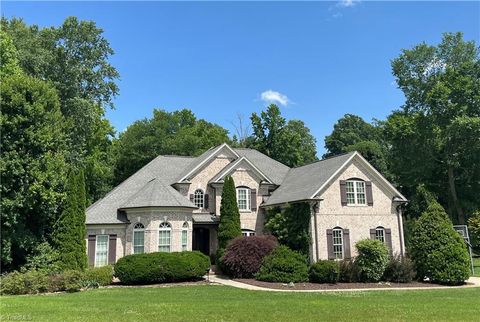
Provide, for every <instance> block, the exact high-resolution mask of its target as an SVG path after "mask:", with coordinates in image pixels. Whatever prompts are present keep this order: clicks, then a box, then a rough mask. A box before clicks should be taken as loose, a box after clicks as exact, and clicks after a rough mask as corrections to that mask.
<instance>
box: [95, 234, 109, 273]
mask: <svg viewBox="0 0 480 322" xmlns="http://www.w3.org/2000/svg"><path fill="white" fill-rule="evenodd" d="M107 264H108V235H97V240H96V245H95V267H101V266H105V265H107Z"/></svg>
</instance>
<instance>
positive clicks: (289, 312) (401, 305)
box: [0, 285, 480, 321]
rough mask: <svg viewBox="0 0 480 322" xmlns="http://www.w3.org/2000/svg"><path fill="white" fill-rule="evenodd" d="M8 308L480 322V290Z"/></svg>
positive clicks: (86, 295) (114, 316) (35, 303)
mask: <svg viewBox="0 0 480 322" xmlns="http://www.w3.org/2000/svg"><path fill="white" fill-rule="evenodd" d="M0 305H1V306H0V308H1V316H0V320H2V321H3V320H30V321H158V320H162V321H314V320H335V321H345V320H356V321H367V320H369V321H372V320H375V321H385V320H395V321H405V320H410V321H442V320H452V321H453V320H455V321H467V320H471V321H473V320H477V321H478V317H479V314H480V288H475V289H473V288H472V289H448V290H428V291H427V290H424V291H371V292H336V293H276V292H261V291H247V290H240V289H235V288H230V287H226V286H217V285H215V286H214V285H203V286H180V287H171V288H121V289H120V288H116V289H98V290H92V291H86V292H80V293H73V294H57V295H36V296H8V297H2V298H1V303H0Z"/></svg>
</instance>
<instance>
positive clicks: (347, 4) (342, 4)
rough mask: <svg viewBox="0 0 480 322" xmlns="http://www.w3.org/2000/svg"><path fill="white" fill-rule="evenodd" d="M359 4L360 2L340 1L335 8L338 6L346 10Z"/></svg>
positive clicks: (353, 0) (354, 0)
mask: <svg viewBox="0 0 480 322" xmlns="http://www.w3.org/2000/svg"><path fill="white" fill-rule="evenodd" d="M359 2H360V0H341V1H340V2H339V3H338V4H337V6H339V7H344V8H346V7H353V6H355V5H356V4H357V3H359Z"/></svg>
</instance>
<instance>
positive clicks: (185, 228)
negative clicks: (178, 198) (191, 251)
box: [180, 222, 188, 251]
mask: <svg viewBox="0 0 480 322" xmlns="http://www.w3.org/2000/svg"><path fill="white" fill-rule="evenodd" d="M183 234H186V238H185V244H184V243H183ZM180 238H181V240H180V242H181V245H182V251H187V250H188V223H187V222H184V223H183V226H182V234H181V236H180Z"/></svg>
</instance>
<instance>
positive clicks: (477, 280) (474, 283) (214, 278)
mask: <svg viewBox="0 0 480 322" xmlns="http://www.w3.org/2000/svg"><path fill="white" fill-rule="evenodd" d="M209 279H210V282H211V283H217V284H221V285H226V286H232V287H236V288H242V289H244V290H250V291H270V292H297V293H323V292H363V291H409V290H436V289H442V290H445V289H452V288H471V287H480V277H470V278H469V279H468V281H467V283H468V284H467V285H461V286H432V287H390V288H387V287H386V288H356V289H355V288H353V289H328V290H292V289H273V288H266V287H260V286H255V285H250V284H245V283H241V282H237V281H233V280H231V279H229V278H228V277H225V276H221V275H210V276H209Z"/></svg>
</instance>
